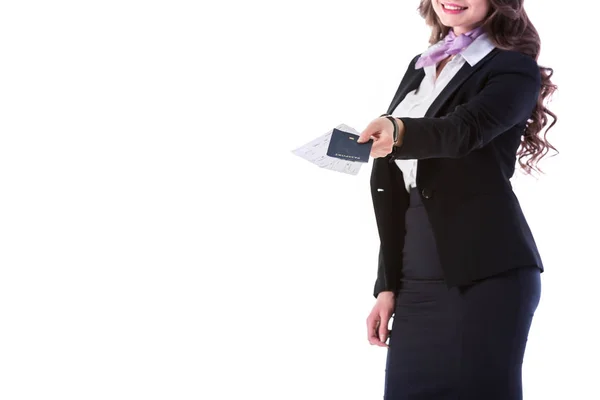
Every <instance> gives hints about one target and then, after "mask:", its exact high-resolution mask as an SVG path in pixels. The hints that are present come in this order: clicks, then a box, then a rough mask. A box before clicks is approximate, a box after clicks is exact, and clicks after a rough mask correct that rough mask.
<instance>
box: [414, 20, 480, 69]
mask: <svg viewBox="0 0 600 400" xmlns="http://www.w3.org/2000/svg"><path fill="white" fill-rule="evenodd" d="M482 34H483V28H482V27H479V28H476V29H473V30H472V31H470V32H467V33H463V34H461V35H459V36H456V35H455V34H454V31H453V30H452V29H451V30H450V32H448V34H447V35H446V37H445V38H444V41H443V43H442V44H441V45H440V46H436V48H435V49H432V50H428V51H426V52H425V53H423V54H422V55H421V57H419V59H418V60H417V63H416V65H415V69H419V68H423V67H427V66H429V65H436V64H437V63H438V62H440V61H442V60H443V59H444V58H446V57H448V56H453V55H455V54H458V53H460V52H461V51H463V50H464V49H466V48H467V47H469V45H470V44H471V43H473V41H474V40H475V39H477V38H478V37H479V36H481V35H482Z"/></svg>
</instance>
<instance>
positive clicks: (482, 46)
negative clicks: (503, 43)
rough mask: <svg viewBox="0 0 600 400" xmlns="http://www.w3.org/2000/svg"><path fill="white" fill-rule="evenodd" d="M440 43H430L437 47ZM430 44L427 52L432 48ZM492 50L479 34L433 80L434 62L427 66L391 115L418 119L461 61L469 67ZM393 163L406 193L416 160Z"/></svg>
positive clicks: (412, 182)
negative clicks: (401, 177) (401, 176)
mask: <svg viewBox="0 0 600 400" xmlns="http://www.w3.org/2000/svg"><path fill="white" fill-rule="evenodd" d="M440 43H441V42H439V43H437V44H434V45H433V46H439V45H440ZM433 46H432V47H430V48H429V49H428V51H430V50H432V49H433ZM493 49H494V45H493V44H492V42H491V41H490V40H489V39H488V37H487V35H485V34H483V35H481V36H479V37H478V38H477V39H475V40H474V41H473V43H471V44H470V45H469V46H468V47H467V48H465V49H464V50H463V51H462V52H460V53H459V54H457V55H455V56H454V58H453V59H452V60H450V61H449V62H448V64H446V66H445V67H444V68H443V69H442V72H441V73H440V76H438V78H437V80H436V78H435V75H436V69H437V66H436V65H431V66H428V67H424V68H425V77H424V78H423V80H422V81H421V84H420V85H419V87H418V88H417V89H415V90H414V91H412V92H410V93H408V94H407V95H406V97H405V98H404V99H403V100H402V102H400V104H398V106H397V107H396V109H395V110H394V111H393V112H392V115H393V116H394V117H408V118H422V117H424V116H425V113H426V112H427V110H428V109H429V107H430V106H431V104H433V102H434V101H435V99H436V98H437V96H438V95H439V94H440V92H441V91H442V90H443V89H444V88H445V87H446V85H448V83H449V82H450V81H451V80H452V78H453V77H454V76H455V75H456V73H457V72H458V71H459V70H460V69H461V68H462V66H463V65H464V64H465V62H468V63H469V65H470V66H474V65H475V64H477V63H478V62H479V61H481V60H482V59H483V58H484V57H485V56H486V55H488V54H489V53H490V52H491V51H492V50H493ZM395 162H396V164H397V165H398V167H399V168H400V170H401V171H402V175H403V177H404V183H405V185H406V190H407V191H409V192H410V189H411V188H414V187H416V186H417V184H416V179H417V160H395Z"/></svg>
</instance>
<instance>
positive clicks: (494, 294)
mask: <svg viewBox="0 0 600 400" xmlns="http://www.w3.org/2000/svg"><path fill="white" fill-rule="evenodd" d="M464 245H465V246H468V245H469V243H465V244H464ZM403 252H404V256H403V258H404V262H403V279H402V284H401V287H400V290H399V293H398V296H397V297H396V308H395V313H394V319H393V322H392V333H391V335H390V341H389V349H388V355H387V362H386V376H385V395H384V399H385V400H413V399H414V400H417V399H419V400H422V399H431V400H459V399H460V400H471V399H472V400H496V399H498V400H517V399H522V385H521V366H522V363H523V356H524V352H525V344H526V342H527V336H528V333H529V328H530V326H531V322H532V318H533V314H534V312H535V310H536V308H537V305H538V302H539V299H540V291H541V282H540V270H539V269H538V268H537V267H536V266H531V267H529V266H524V267H520V268H516V269H513V270H510V271H508V272H505V273H502V274H499V275H496V276H493V277H490V278H487V279H484V280H481V281H479V282H477V283H474V284H471V285H469V286H464V287H454V288H451V289H448V287H447V286H446V283H445V282H444V274H443V271H442V269H441V266H440V261H439V257H438V255H437V251H436V245H435V240H434V237H433V232H432V230H431V225H430V224H429V220H428V217H427V213H426V212H425V208H424V207H423V204H422V202H421V197H420V195H419V193H418V191H417V190H416V189H412V190H411V193H410V207H409V209H408V210H407V212H406V237H405V245H404V251H403Z"/></svg>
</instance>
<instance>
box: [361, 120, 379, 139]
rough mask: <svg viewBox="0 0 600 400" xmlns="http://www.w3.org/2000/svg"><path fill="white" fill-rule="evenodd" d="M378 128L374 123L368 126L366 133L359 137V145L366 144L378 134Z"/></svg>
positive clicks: (363, 132)
mask: <svg viewBox="0 0 600 400" xmlns="http://www.w3.org/2000/svg"><path fill="white" fill-rule="evenodd" d="M378 130H379V129H378V127H377V125H376V124H374V123H370V124H369V126H367V127H366V128H365V130H364V131H362V133H361V134H360V136H359V137H358V140H357V141H356V142H357V143H366V142H368V141H369V140H370V139H371V136H373V135H374V134H375V133H376V132H378Z"/></svg>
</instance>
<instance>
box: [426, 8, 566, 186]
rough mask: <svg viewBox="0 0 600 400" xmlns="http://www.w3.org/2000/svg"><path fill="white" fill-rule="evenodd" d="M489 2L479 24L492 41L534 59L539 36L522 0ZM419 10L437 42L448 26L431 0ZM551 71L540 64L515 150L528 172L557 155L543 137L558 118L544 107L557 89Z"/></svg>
mask: <svg viewBox="0 0 600 400" xmlns="http://www.w3.org/2000/svg"><path fill="white" fill-rule="evenodd" d="M488 1H489V4H490V12H489V14H488V16H487V18H486V19H485V20H484V21H483V22H482V24H481V26H482V27H483V29H484V31H485V32H486V33H487V35H488V37H489V38H490V40H491V41H492V43H493V44H494V45H495V46H496V47H497V48H499V49H503V50H514V51H518V52H520V53H523V54H525V55H528V56H531V57H532V58H533V59H535V60H536V61H537V59H538V57H539V55H540V36H539V34H538V32H537V30H536V29H535V27H534V26H533V24H532V23H531V21H530V20H529V17H528V16H527V13H526V12H525V8H524V7H523V1H524V0H488ZM418 11H419V13H420V14H421V16H422V17H423V18H424V19H425V21H426V22H427V25H429V26H431V27H432V31H431V38H430V40H429V42H430V44H434V43H437V42H438V41H440V40H441V39H443V38H444V37H445V36H446V35H447V34H448V32H449V31H450V28H449V27H447V26H444V25H443V24H442V23H441V22H440V20H439V18H438V17H437V15H436V13H435V10H434V9H433V5H432V4H431V0H421V4H420V5H419V8H418ZM553 72H554V71H553V70H552V68H548V67H542V66H540V74H541V78H542V87H541V90H540V95H539V97H538V101H537V105H536V107H535V109H534V110H533V113H532V114H531V117H530V118H529V120H528V121H527V127H526V129H525V132H524V134H523V137H522V139H521V146H520V147H519V151H518V153H517V156H518V159H519V164H520V165H521V167H522V168H523V170H524V171H525V173H528V174H531V172H532V171H537V172H542V171H541V169H540V168H539V167H538V165H537V164H538V162H539V160H540V159H541V158H543V157H544V156H545V155H546V154H548V152H549V151H550V150H552V151H553V152H554V155H556V154H558V150H557V149H556V148H555V147H554V146H552V145H551V144H550V142H548V140H547V139H546V135H547V133H548V130H550V128H552V127H553V126H554V124H556V121H557V117H556V114H554V113H553V112H552V111H550V110H549V109H548V108H547V107H546V104H547V103H548V102H549V101H550V100H551V97H552V94H553V93H554V92H555V91H556V89H557V87H556V85H555V84H553V83H552V81H551V78H552V74H553ZM548 117H551V118H552V123H550V125H549V126H548V127H547V129H546V130H545V131H544V128H546V126H547V125H548Z"/></svg>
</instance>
